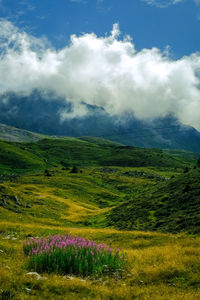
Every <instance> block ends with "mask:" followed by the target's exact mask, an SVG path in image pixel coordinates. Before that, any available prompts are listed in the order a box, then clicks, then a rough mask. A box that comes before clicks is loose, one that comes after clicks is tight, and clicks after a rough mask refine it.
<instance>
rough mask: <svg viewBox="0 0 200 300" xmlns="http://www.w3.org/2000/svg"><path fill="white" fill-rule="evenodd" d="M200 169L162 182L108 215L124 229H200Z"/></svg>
mask: <svg viewBox="0 0 200 300" xmlns="http://www.w3.org/2000/svg"><path fill="white" fill-rule="evenodd" d="M199 212H200V171H199V170H192V171H190V172H188V173H186V174H181V175H179V176H178V177H175V178H172V179H170V180H169V181H167V182H162V183H160V184H158V185H155V186H153V187H152V188H150V189H147V190H145V189H144V191H142V192H141V193H140V194H138V195H133V197H132V198H130V199H128V201H126V202H124V203H123V204H121V205H119V206H117V207H115V208H114V209H113V210H112V211H111V212H110V213H109V215H108V220H109V223H110V224H113V225H115V226H117V227H118V228H121V229H138V230H162V231H167V232H174V233H175V232H180V231H187V232H190V233H197V232H198V233H199V232H200V229H199V228H200V227H199V225H200V214H199Z"/></svg>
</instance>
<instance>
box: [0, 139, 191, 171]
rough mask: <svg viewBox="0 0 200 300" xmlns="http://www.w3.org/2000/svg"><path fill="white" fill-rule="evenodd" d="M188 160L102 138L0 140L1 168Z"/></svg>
mask: <svg viewBox="0 0 200 300" xmlns="http://www.w3.org/2000/svg"><path fill="white" fill-rule="evenodd" d="M186 164H187V160H185V161H183V159H181V158H180V157H175V158H174V157H173V156H170V155H168V154H166V153H165V152H163V151H161V150H156V149H143V148H135V147H129V146H120V145H118V144H115V143H112V142H109V141H106V140H103V139H88V138H87V139H86V138H82V139H76V138H65V139H64V138H63V139H44V140H40V141H38V142H36V143H27V144H22V143H9V142H3V141H1V142H0V171H1V170H3V171H4V173H5V172H7V173H9V171H10V172H25V171H26V172H27V171H28V170H38V169H44V168H49V167H54V166H61V165H64V166H72V165H78V166H84V165H85V166H99V165H100V166H132V167H140V166H154V167H177V168H179V167H183V166H184V165H186Z"/></svg>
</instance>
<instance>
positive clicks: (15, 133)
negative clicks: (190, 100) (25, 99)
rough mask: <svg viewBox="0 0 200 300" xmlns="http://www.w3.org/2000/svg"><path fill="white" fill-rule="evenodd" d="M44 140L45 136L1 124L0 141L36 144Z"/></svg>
mask: <svg viewBox="0 0 200 300" xmlns="http://www.w3.org/2000/svg"><path fill="white" fill-rule="evenodd" d="M42 138H44V135H41V134H38V133H34V132H31V131H27V130H24V129H19V128H15V127H13V126H7V125H5V124H1V123H0V140H4V141H8V142H36V141H39V140H41V139H42Z"/></svg>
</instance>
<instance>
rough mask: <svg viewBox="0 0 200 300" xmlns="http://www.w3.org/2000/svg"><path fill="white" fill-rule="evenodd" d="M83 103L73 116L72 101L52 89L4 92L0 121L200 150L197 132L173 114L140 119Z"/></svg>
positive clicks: (131, 142)
mask: <svg viewBox="0 0 200 300" xmlns="http://www.w3.org/2000/svg"><path fill="white" fill-rule="evenodd" d="M83 105H85V106H86V108H87V111H88V113H87V114H86V115H84V116H82V117H73V118H72V117H71V111H72V107H71V104H70V103H67V102H66V100H65V99H62V98H61V97H60V98H58V97H57V96H56V95H54V94H52V93H44V92H40V91H38V90H34V91H33V92H32V93H31V95H27V96H26V95H21V94H16V93H6V94H3V95H2V96H1V97H0V123H4V124H7V125H10V126H14V127H17V128H22V129H26V130H29V131H34V132H37V133H40V134H48V135H58V136H74V137H78V136H96V137H103V138H106V139H110V140H112V141H116V142H120V143H122V144H125V145H131V146H139V147H155V148H163V149H164V148H168V149H185V150H190V151H195V152H199V151H200V133H199V132H198V131H197V130H196V129H194V128H192V127H190V126H186V125H183V124H181V123H180V122H179V121H178V120H177V119H176V118H174V117H173V116H170V115H168V116H167V117H164V118H156V119H154V120H153V121H142V120H139V119H137V118H135V117H133V116H132V115H129V114H125V115H123V116H120V117H119V116H111V115H109V114H108V113H107V112H105V110H104V109H103V108H101V107H97V106H92V105H86V104H84V103H83ZM63 112H64V114H65V118H64V119H62V118H61V116H62V114H63Z"/></svg>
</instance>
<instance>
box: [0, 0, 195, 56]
mask: <svg viewBox="0 0 200 300" xmlns="http://www.w3.org/2000/svg"><path fill="white" fill-rule="evenodd" d="M0 17H1V18H7V19H8V20H10V21H11V22H13V23H14V24H15V25H16V26H18V27H20V28H23V29H24V30H26V31H27V32H29V33H32V34H33V35H34V36H37V37H41V36H43V35H45V36H47V37H48V39H49V40H50V41H51V42H52V44H53V45H54V46H55V47H57V48H59V47H63V46H64V45H65V44H66V42H67V41H69V38H70V35H71V34H77V35H80V34H81V33H83V32H84V33H91V32H95V33H96V34H97V35H98V36H102V35H105V34H106V33H109V32H110V30H111V28H112V25H113V24H114V23H118V24H119V26H120V30H121V32H122V34H128V35H130V36H131V37H132V38H133V41H134V43H135V45H136V47H137V49H138V50H140V49H143V48H152V47H158V48H159V49H164V48H165V47H166V46H169V47H171V52H172V53H171V54H172V55H173V57H175V58H179V57H182V56H183V55H189V54H191V53H193V52H196V51H199V43H200V39H199V34H200V1H199V0H42V1H41V0H1V4H0Z"/></svg>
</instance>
